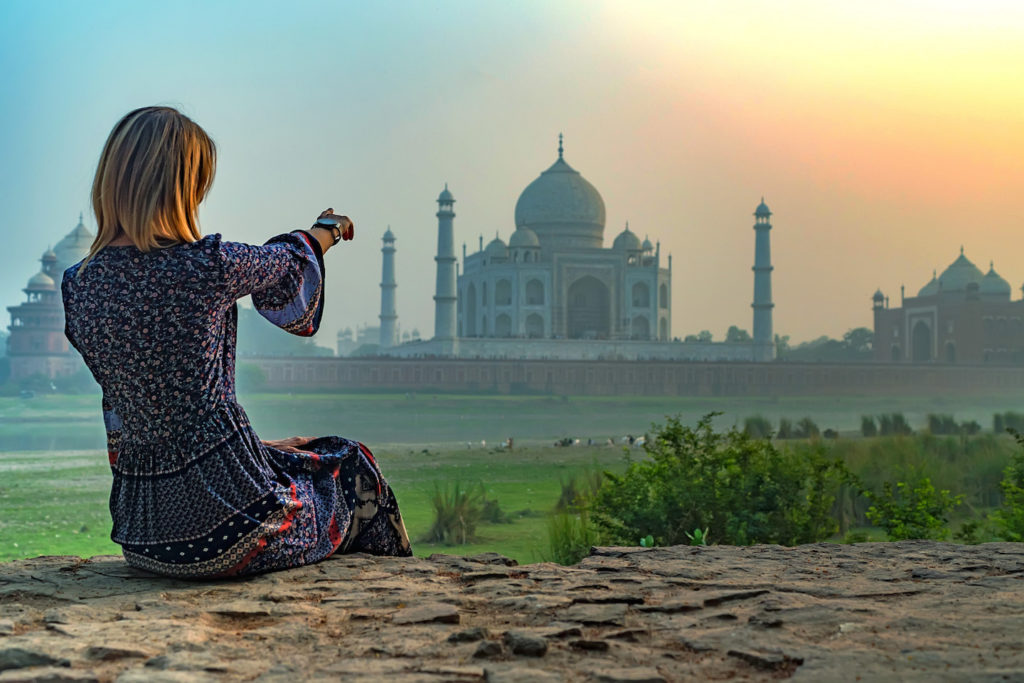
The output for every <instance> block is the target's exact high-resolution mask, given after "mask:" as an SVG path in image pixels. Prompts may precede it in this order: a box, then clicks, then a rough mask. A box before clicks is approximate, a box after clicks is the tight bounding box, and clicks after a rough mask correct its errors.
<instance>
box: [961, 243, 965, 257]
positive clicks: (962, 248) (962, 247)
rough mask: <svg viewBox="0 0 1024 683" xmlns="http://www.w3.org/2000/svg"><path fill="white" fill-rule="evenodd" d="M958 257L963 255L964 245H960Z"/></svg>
mask: <svg viewBox="0 0 1024 683" xmlns="http://www.w3.org/2000/svg"><path fill="white" fill-rule="evenodd" d="M960 255H961V256H963V255H964V245H962V244H961V245H960Z"/></svg>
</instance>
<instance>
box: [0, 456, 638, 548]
mask: <svg viewBox="0 0 1024 683" xmlns="http://www.w3.org/2000/svg"><path fill="white" fill-rule="evenodd" d="M375 455H376V456H377V459H378V461H379V462H380V465H381V467H382V468H383V470H384V473H385V475H386V476H387V477H388V479H389V481H390V483H391V485H392V488H393V489H394V490H395V493H396V495H397V496H398V500H399V504H400V505H401V508H402V512H403V515H404V516H405V519H406V525H407V527H408V529H409V535H410V536H411V537H412V539H413V540H414V542H415V541H416V539H418V538H419V537H421V536H422V535H423V534H424V533H425V532H426V531H427V529H428V528H429V527H430V524H431V522H432V520H433V511H432V508H431V504H430V498H431V494H432V493H433V491H434V486H435V484H437V485H441V486H443V485H444V484H445V483H446V482H455V481H458V482H461V483H462V484H464V485H471V486H477V485H479V484H483V486H484V488H485V490H486V492H487V496H488V498H492V499H496V500H497V501H498V502H499V504H500V505H501V508H502V510H504V511H505V512H506V513H508V514H509V516H510V517H511V518H512V519H513V521H512V523H509V524H484V525H482V526H480V527H479V529H478V536H479V538H478V541H477V542H476V543H473V544H470V545H464V546H450V547H446V546H435V545H427V544H425V543H415V544H414V549H415V551H416V554H418V555H429V554H431V553H435V552H443V553H455V554H466V553H475V552H482V551H485V550H493V551H497V552H500V553H502V554H505V555H508V556H510V557H514V558H516V559H517V560H519V561H520V562H536V561H539V560H541V559H542V553H543V546H544V542H545V539H546V530H545V524H546V514H547V513H548V512H549V511H550V510H551V508H552V507H553V506H554V504H555V503H556V502H557V500H558V497H559V494H560V493H561V489H560V479H561V480H566V481H567V480H568V479H569V478H571V476H572V475H573V473H575V472H578V471H583V470H586V469H588V468H590V469H593V468H610V469H621V467H622V462H623V452H622V450H621V448H608V447H602V448H597V447H595V448H586V447H578V448H554V447H550V446H547V447H538V446H534V447H525V448H517V449H515V450H513V451H512V452H508V451H499V450H495V449H481V448H480V447H479V446H477V447H476V448H474V449H472V450H469V449H465V447H463V450H443V451H439V450H436V449H435V450H429V449H428V452H426V453H424V452H423V449H422V448H410V447H385V448H380V449H377V450H376V453H375ZM0 473H2V481H3V484H2V488H0V561H2V560H12V559H17V558H22V557H34V556H36V555H82V556H89V555H96V554H102V553H116V552H118V547H117V546H116V545H115V544H113V543H111V542H110V540H109V534H110V516H109V513H108V512H107V496H108V493H109V488H110V471H109V468H108V466H107V463H106V455H105V454H104V453H102V452H98V451H50V452H20V453H2V454H0Z"/></svg>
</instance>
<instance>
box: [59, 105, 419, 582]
mask: <svg viewBox="0 0 1024 683" xmlns="http://www.w3.org/2000/svg"><path fill="white" fill-rule="evenodd" d="M215 164H216V150H215V147H214V144H213V141H212V140H211V139H210V138H209V137H208V136H207V134H206V133H205V131H203V129H202V128H200V127H199V126H198V125H197V124H196V123H195V122H193V121H192V120H191V119H189V118H188V117H186V116H184V115H183V114H181V113H180V112H178V111H176V110H174V109H171V108H168V107H145V108H142V109H137V110H135V111H133V112H131V113H129V114H127V115H126V116H125V117H124V118H122V119H121V120H120V121H119V122H118V123H117V125H116V126H115V127H114V129H113V131H112V132H111V133H110V137H109V138H108V139H107V142H106V145H105V146H104V149H103V153H102V155H101V157H100V161H99V166H98V168H97V170H96V178H95V180H94V182H93V190H92V202H93V210H94V211H95V213H96V222H97V224H98V227H99V230H98V232H97V235H96V240H95V242H93V244H92V247H91V249H90V250H89V254H88V255H87V256H86V258H85V259H83V260H82V261H81V262H80V263H77V264H75V265H73V266H71V267H70V268H68V269H67V271H65V273H64V279H63V283H62V285H61V289H62V293H63V297H64V310H65V315H66V319H67V326H66V334H67V337H68V340H69V341H70V342H71V343H72V344H73V345H74V347H75V348H76V349H78V350H79V351H80V352H81V354H82V356H83V358H84V359H85V363H86V365H87V366H88V368H89V370H90V371H91V372H92V374H93V377H95V378H96V381H97V382H98V383H99V385H100V387H101V388H102V389H103V419H104V423H105V425H106V429H107V439H108V454H109V458H110V467H111V470H112V471H113V487H112V490H111V494H110V512H111V516H112V517H113V522H114V523H113V532H112V534H111V538H112V539H113V540H114V541H115V542H116V543H118V544H120V545H121V548H122V551H123V552H124V557H125V560H126V561H127V562H128V563H129V564H130V565H132V566H135V567H139V568H141V569H146V570H149V571H153V572H157V573H160V574H166V575H169V576H176V577H197V578H198V577H212V576H229V575H239V574H251V573H255V572H263V571H269V570H275V569H285V568H288V567H296V566H299V565H304V564H310V563H313V562H318V561H320V560H322V559H324V558H325V557H328V556H329V555H330V554H331V553H334V552H336V551H338V552H368V553H373V554H378V555H410V554H411V550H410V547H409V539H408V536H407V534H406V532H405V525H404V523H403V522H402V516H401V513H400V512H399V510H398V505H397V503H396V501H395V497H394V495H393V494H392V492H391V489H390V487H389V486H388V484H387V482H386V481H385V480H384V477H383V476H382V474H381V471H380V468H379V467H378V466H377V463H376V462H375V460H374V458H373V455H372V454H371V453H370V451H369V449H367V448H366V446H364V445H363V444H361V443H357V442H355V441H351V440H349V439H345V438H342V437H338V436H325V437H321V438H316V439H311V438H305V437H293V438H291V439H285V440H283V441H277V442H269V441H268V442H263V441H260V439H259V438H258V437H257V436H256V432H255V431H253V428H252V425H251V424H250V423H249V418H248V417H247V416H246V414H245V411H244V410H243V409H242V406H240V405H239V404H238V400H237V397H236V395H235V334H236V329H237V321H238V312H237V308H236V304H235V302H236V301H237V300H238V299H240V298H242V297H244V296H246V295H250V294H251V295H252V300H253V304H254V306H255V308H256V309H257V310H258V311H259V312H260V313H261V314H262V315H263V317H265V318H266V319H267V320H269V321H270V322H272V323H273V324H275V325H277V326H278V327H280V328H282V329H284V330H287V331H288V332H291V333H293V334H297V335H302V336H309V335H312V334H314V333H315V332H316V331H317V328H318V327H319V325H320V317H321V315H322V313H323V299H324V261H323V256H324V254H325V253H326V252H327V251H328V250H330V249H331V248H332V247H333V246H334V245H335V244H337V243H338V242H339V241H340V240H341V239H346V240H348V239H351V238H352V236H353V234H354V226H353V225H352V222H351V221H349V219H348V218H346V217H344V216H338V215H335V214H334V212H333V210H332V209H327V210H326V211H324V212H323V213H321V214H320V217H319V219H318V221H317V222H316V224H314V226H313V227H312V228H311V229H310V230H308V231H294V232H290V233H286V234H283V235H278V236H277V237H273V238H271V239H270V240H269V241H268V242H267V243H266V244H264V245H263V246H251V245H248V244H241V243H236V242H226V241H223V240H222V239H221V236H220V235H219V234H215V235H210V236H207V237H203V236H202V235H201V234H200V232H199V225H198V222H197V213H198V209H199V204H200V202H202V200H203V198H204V197H205V195H206V193H207V191H208V190H209V188H210V185H211V184H212V182H213V176H214V168H215Z"/></svg>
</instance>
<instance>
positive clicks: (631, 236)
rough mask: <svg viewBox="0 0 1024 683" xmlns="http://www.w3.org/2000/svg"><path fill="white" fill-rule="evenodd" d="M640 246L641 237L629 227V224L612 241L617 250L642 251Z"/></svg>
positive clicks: (613, 247)
mask: <svg viewBox="0 0 1024 683" xmlns="http://www.w3.org/2000/svg"><path fill="white" fill-rule="evenodd" d="M640 248H641V245H640V238H639V237H637V236H636V233H635V232H633V231H632V230H630V229H629V225H627V226H626V229H625V230H623V231H622V232H620V233H619V234H618V236H617V237H616V238H615V241H614V242H612V249H614V250H616V251H640Z"/></svg>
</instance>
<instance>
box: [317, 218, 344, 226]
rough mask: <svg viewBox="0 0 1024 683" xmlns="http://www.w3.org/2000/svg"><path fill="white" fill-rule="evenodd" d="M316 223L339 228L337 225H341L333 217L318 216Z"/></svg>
mask: <svg viewBox="0 0 1024 683" xmlns="http://www.w3.org/2000/svg"><path fill="white" fill-rule="evenodd" d="M316 224H317V225H322V226H324V227H325V228H337V227H340V226H339V225H338V222H337V221H336V220H334V219H333V218H317V219H316Z"/></svg>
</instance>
